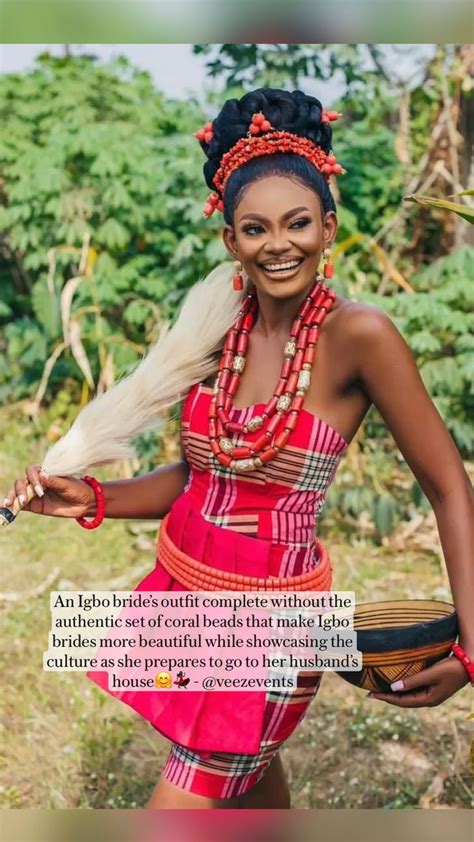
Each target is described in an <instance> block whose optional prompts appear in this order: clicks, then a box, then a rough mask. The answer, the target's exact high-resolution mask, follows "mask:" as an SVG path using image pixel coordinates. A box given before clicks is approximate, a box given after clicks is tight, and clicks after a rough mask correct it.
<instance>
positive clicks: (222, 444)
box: [209, 276, 336, 473]
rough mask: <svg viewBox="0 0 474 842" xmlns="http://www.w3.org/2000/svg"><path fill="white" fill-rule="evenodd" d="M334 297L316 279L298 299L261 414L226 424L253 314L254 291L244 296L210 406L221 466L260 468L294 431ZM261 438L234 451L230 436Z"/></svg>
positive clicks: (242, 469)
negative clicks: (278, 368) (274, 383)
mask: <svg viewBox="0 0 474 842" xmlns="http://www.w3.org/2000/svg"><path fill="white" fill-rule="evenodd" d="M335 299H336V295H335V293H334V292H333V290H331V289H328V287H326V286H325V285H324V283H323V282H322V280H321V279H320V277H319V276H318V277H317V279H316V280H315V281H314V283H313V285H312V287H311V289H310V291H309V293H308V295H307V296H306V298H305V299H304V300H303V302H302V304H301V306H300V309H299V311H298V314H297V316H296V318H295V320H294V322H293V325H292V328H291V330H290V338H289V340H288V342H287V343H286V345H285V348H284V356H285V359H284V362H283V364H282V368H281V372H280V379H279V381H278V383H277V386H276V388H275V389H274V391H273V395H272V397H271V399H270V400H269V401H268V403H267V404H266V406H265V409H264V410H263V412H262V413H261V415H256V416H254V417H253V418H252V419H250V421H248V422H247V423H246V424H240V423H237V422H235V421H231V419H230V417H229V412H230V410H231V409H232V400H233V398H234V396H235V393H236V392H237V389H238V386H239V383H240V377H241V375H242V372H243V370H244V368H245V355H246V352H247V348H248V341H249V333H250V331H251V329H252V327H253V324H254V321H255V316H256V313H257V310H258V300H257V297H256V292H255V288H253V289H252V290H251V291H250V292H248V293H247V295H246V296H245V299H244V302H243V305H242V308H241V309H240V310H239V313H238V316H237V319H236V321H235V322H234V324H233V325H232V327H231V328H230V330H229V331H228V333H227V336H226V339H225V343H224V348H223V352H222V357H221V360H220V362H219V370H218V373H217V377H216V382H215V385H214V390H213V396H212V399H211V402H210V406H209V440H210V446H211V450H212V452H213V454H214V455H215V457H216V458H217V459H218V461H219V462H220V464H221V465H224V466H225V467H226V468H230V469H231V470H234V471H237V472H239V473H243V472H247V471H253V470H255V469H256V468H261V467H262V465H264V464H265V463H266V462H269V461H270V460H271V459H273V458H274V457H275V456H276V455H277V453H278V452H279V451H280V450H282V449H283V448H284V447H285V445H286V443H287V441H288V438H289V436H290V433H291V432H292V430H294V429H295V427H296V425H297V422H298V417H299V413H300V410H301V408H302V406H303V400H304V396H305V394H306V392H307V390H308V388H309V385H310V382H311V369H312V367H313V362H314V358H315V354H316V346H317V343H318V338H319V331H320V326H321V324H322V322H323V320H324V318H325V316H326V314H327V313H328V312H329V311H330V310H331V308H332V306H333V304H334V301H335ZM259 429H262V430H263V432H262V434H261V435H260V436H259V437H258V438H257V439H256V441H254V442H252V443H251V444H249V445H238V446H235V445H234V443H233V442H232V440H231V438H229V435H228V434H229V433H244V434H245V433H253V432H255V431H256V430H259Z"/></svg>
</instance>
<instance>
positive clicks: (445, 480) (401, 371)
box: [348, 305, 474, 679]
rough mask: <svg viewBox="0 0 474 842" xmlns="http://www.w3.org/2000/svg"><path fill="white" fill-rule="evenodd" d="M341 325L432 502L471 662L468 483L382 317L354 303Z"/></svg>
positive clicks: (411, 364)
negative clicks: (346, 324)
mask: <svg viewBox="0 0 474 842" xmlns="http://www.w3.org/2000/svg"><path fill="white" fill-rule="evenodd" d="M348 329H349V330H350V333H351V337H350V338H351V339H352V341H353V342H354V348H357V349H358V351H357V353H358V367H359V376H360V379H361V381H362V383H363V387H364V389H365V390H366V392H367V395H368V396H369V397H370V399H371V401H372V402H373V403H374V404H375V406H376V407H377V409H378V410H379V411H380V414H381V415H382V417H383V418H384V420H385V421H386V423H387V425H388V427H389V428H390V431H391V433H392V434H393V437H394V439H395V441H396V443H397V445H398V447H399V449H400V451H401V453H402V454H403V456H404V458H405V460H406V462H407V464H408V465H409V467H410V468H411V470H412V471H413V474H414V475H415V477H416V478H417V480H418V482H419V484H420V486H421V488H422V489H423V491H424V493H425V494H426V496H427V498H428V500H429V501H430V503H431V505H432V507H433V510H434V513H435V516H436V522H437V525H438V530H439V537H440V541H441V545H442V548H443V553H444V558H445V562H446V567H447V571H448V576H449V581H450V585H451V590H452V594H453V600H454V604H455V607H456V612H457V615H458V621H459V642H460V644H461V646H463V648H464V649H465V650H466V652H467V654H468V655H469V657H470V658H471V660H472V661H474V612H473V610H472V609H473V605H474V493H473V488H472V484H471V482H470V480H469V477H468V475H467V473H466V470H465V468H464V465H463V461H462V459H461V457H460V455H459V452H458V450H457V448H456V446H455V444H454V442H453V440H452V438H451V435H450V433H449V431H448V429H447V427H446V426H445V424H444V422H443V419H442V418H441V416H440V414H439V412H438V410H437V408H436V406H435V404H434V403H433V401H432V399H431V397H430V395H429V394H428V392H427V391H426V388H425V386H424V383H423V380H422V379H421V376H420V373H419V371H418V368H417V366H416V363H415V359H414V356H413V354H412V352H411V350H410V348H409V346H408V345H407V343H406V342H405V340H404V339H403V337H402V336H401V334H400V333H399V331H398V330H397V328H396V326H395V325H394V323H393V322H392V321H391V319H390V318H389V316H387V315H386V314H385V313H384V312H383V311H381V310H378V309H376V308H372V307H369V306H363V305H361V306H360V307H357V308H356V309H355V310H354V312H353V317H352V319H351V325H350V327H349V328H348ZM450 660H451V659H450ZM432 669H434V667H433V668H432ZM466 679H467V676H466Z"/></svg>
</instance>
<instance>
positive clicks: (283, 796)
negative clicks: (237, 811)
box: [239, 751, 291, 810]
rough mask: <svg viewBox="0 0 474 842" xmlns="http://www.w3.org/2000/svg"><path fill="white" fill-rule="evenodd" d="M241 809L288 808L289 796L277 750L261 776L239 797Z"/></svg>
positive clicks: (289, 806)
mask: <svg viewBox="0 0 474 842" xmlns="http://www.w3.org/2000/svg"><path fill="white" fill-rule="evenodd" d="M239 806H240V808H241V809H242V810H252V809H257V810H271V809H278V810H289V809H290V808H291V796H290V789H289V786H288V781H287V780H286V776H285V771H284V769H283V764H282V762H281V757H280V752H279V751H277V752H276V754H275V755H274V756H273V759H272V760H271V762H270V763H269V765H268V766H267V768H266V770H265V772H264V774H263V776H262V777H261V778H260V780H259V781H257V783H256V784H255V785H254V786H253V787H252V788H251V789H249V791H248V792H245V793H244V794H243V795H241V796H240V797H239Z"/></svg>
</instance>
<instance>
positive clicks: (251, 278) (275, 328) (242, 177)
mask: <svg viewBox="0 0 474 842" xmlns="http://www.w3.org/2000/svg"><path fill="white" fill-rule="evenodd" d="M335 116H337V115H335V114H334V113H333V112H332V113H331V112H329V113H328V112H325V111H324V110H323V109H322V107H321V103H320V102H319V101H318V100H317V99H315V98H314V97H310V96H306V95H305V94H303V93H302V92H300V91H294V92H293V93H289V92H285V91H281V90H275V89H260V90H256V91H253V92H251V93H249V94H247V95H246V96H244V97H243V98H242V99H241V100H235V99H233V100H228V101H227V102H226V103H225V104H224V106H223V108H222V110H221V112H220V114H219V115H218V116H217V118H216V119H215V120H214V121H212V123H210V124H207V125H206V126H205V127H204V129H202V130H201V131H200V132H198V133H197V137H198V139H199V140H200V141H201V146H202V148H203V150H204V152H205V153H206V155H207V158H208V160H207V161H206V163H205V166H204V174H205V178H206V182H207V184H208V186H209V187H210V188H211V189H212V190H213V191H214V193H213V194H211V197H210V199H209V202H208V205H207V206H206V208H205V215H207V216H208V215H210V214H211V213H212V212H213V211H214V210H216V209H217V210H221V211H223V213H224V219H225V223H226V225H225V228H224V231H223V238H224V243H225V245H226V248H227V251H228V253H229V254H230V256H231V257H232V258H233V259H234V260H235V261H236V275H235V277H234V288H235V289H236V294H237V295H238V294H239V289H242V288H243V287H244V294H243V301H244V302H247V303H246V305H245V306H246V307H247V308H248V309H247V312H246V313H245V314H244V315H242V318H241V320H240V323H241V326H243V327H242V330H241V332H240V334H239V337H237V334H236V333H234V338H233V339H232V338H231V337H230V334H229V336H228V337H227V340H226V342H227V344H226V348H227V347H232V348H233V354H234V355H235V356H238V357H243V358H244V361H245V362H244V363H242V361H241V360H240V361H239V363H238V365H237V366H236V365H235V364H234V363H232V366H231V365H230V363H229V362H227V363H226V362H225V359H224V358H223V360H224V364H223V365H221V367H220V370H219V372H218V378H217V380H216V381H215V383H214V380H213V379H210V380H209V381H208V382H201V383H198V384H194V385H193V386H192V388H191V389H190V390H189V392H188V394H187V397H186V400H185V402H184V405H183V409H182V445H183V449H182V456H183V458H182V460H181V461H180V462H178V463H176V464H172V465H166V466H162V467H160V468H158V469H157V470H156V471H153V472H151V473H150V474H147V475H145V476H142V477H138V478H135V479H132V480H125V481H116V482H109V483H105V484H104V486H103V494H104V497H105V513H106V516H108V517H131V518H150V517H151V518H165V516H167V515H168V514H169V517H168V519H167V522H166V531H167V535H168V539H169V542H170V546H171V548H172V551H171V554H173V551H174V552H176V557H178V552H177V551H181V552H182V553H184V554H185V555H184V558H186V559H187V561H188V563H189V564H191V565H192V562H193V559H197V560H200V561H201V562H202V563H203V564H205V565H207V566H208V567H209V568H213V569H215V570H219V571H220V572H222V574H223V575H232V573H236V572H238V573H244V574H250V575H253V576H259V577H261V578H263V579H268V577H271V576H273V577H275V576H276V577H278V578H279V579H281V578H282V577H290V578H291V577H296V576H301V575H303V576H312V575H313V574H314V575H317V574H318V573H319V572H320V573H321V575H322V574H323V573H324V572H326V573H327V574H328V575H329V577H330V572H331V571H330V568H329V567H328V559H327V557H325V555H324V548H322V547H321V545H320V544H315V543H314V541H313V537H314V532H315V525H316V524H317V519H318V516H319V513H320V511H321V509H322V506H323V503H324V497H325V494H326V491H327V488H328V487H329V485H330V483H331V481H332V479H333V477H334V475H335V472H336V470H337V466H338V464H339V461H340V459H341V458H342V456H343V455H344V453H345V451H346V449H347V446H348V444H349V442H350V441H351V440H352V438H353V437H354V436H355V434H356V432H357V430H358V428H359V426H360V424H361V423H362V421H363V419H364V417H365V415H366V413H367V411H368V409H369V407H370V406H371V404H372V403H373V404H375V405H376V406H377V407H378V409H379V410H380V412H381V414H382V416H383V417H384V419H385V421H386V422H387V424H388V426H389V428H390V430H391V432H392V433H393V436H394V439H395V441H396V443H397V445H398V447H399V448H400V450H401V452H402V453H403V455H404V457H405V459H406V461H407V463H408V464H409V466H410V467H411V469H412V471H413V473H414V475H415V476H416V477H417V479H418V481H419V482H420V485H421V487H422V488H423V490H424V492H425V494H426V495H427V497H428V499H429V500H430V502H431V504H432V506H433V509H434V511H435V514H436V518H437V523H438V527H439V535H440V539H441V542H442V546H443V550H444V553H445V558H446V564H447V567H448V572H449V577H450V582H451V587H452V591H453V597H454V601H455V605H456V609H457V613H458V618H459V626H460V637H459V641H460V644H461V645H462V646H463V647H464V649H465V651H466V653H467V655H468V656H469V658H470V659H471V660H474V626H473V623H472V613H471V611H470V605H471V604H472V595H473V586H474V578H473V565H472V559H473V556H474V533H473V520H474V519H473V518H472V513H473V511H472V510H473V495H472V487H471V485H470V482H469V479H468V477H467V474H466V472H465V470H464V466H463V463H462V460H461V458H460V456H459V453H458V451H457V449H456V447H455V446H454V444H453V441H452V439H451V436H450V435H449V432H448V430H447V429H446V427H445V425H444V423H443V421H442V419H441V417H440V415H439V413H438V412H437V410H436V408H435V406H434V404H433V402H432V401H431V399H430V397H429V395H428V394H427V392H426V390H425V388H424V385H423V382H422V380H421V378H420V375H419V373H418V370H417V368H416V365H415V363H414V360H413V356H412V354H411V352H410V350H409V348H408V346H407V345H406V343H405V341H404V340H403V338H402V337H401V335H400V334H399V332H398V331H397V329H396V328H395V326H394V325H393V323H392V322H391V320H390V319H389V318H388V317H387V316H386V315H385V314H384V313H383V312H382V311H380V310H378V309H377V308H374V307H370V306H367V305H364V304H360V303H355V302H351V301H348V300H347V299H344V298H343V297H341V296H337V295H335V294H334V293H333V292H332V290H331V289H330V287H329V286H327V284H326V282H325V280H323V279H322V278H321V276H319V275H318V274H317V272H318V267H319V265H320V262H321V258H322V256H324V259H325V264H326V271H325V278H329V277H330V275H331V263H330V251H329V250H330V247H331V245H332V243H333V241H334V239H335V236H336V231H337V216H336V210H335V206H334V201H333V198H332V195H331V193H330V190H329V187H328V182H329V179H330V177H331V174H332V173H336V174H337V173H338V172H340V171H341V167H340V166H339V165H338V164H337V162H336V160H335V158H334V156H333V155H332V151H331V128H330V125H329V123H330V121H331V119H334V118H335ZM327 267H329V268H327ZM252 293H254V295H253V298H252V297H250V298H249V295H250V296H251V295H252ZM243 306H244V305H243ZM313 307H314V310H313ZM252 308H253V309H252ZM304 308H306V310H305V309H304ZM308 311H311V313H312V314H313V316H314V313H316V314H317V315H316V316H314V320H312V321H310V323H309V324H307V323H306V322H305V317H303V316H302V313H306V314H307V313H308ZM313 316H312V319H313ZM302 325H303V326H304V330H303V328H302ZM295 326H296V327H295ZM300 328H301V330H302V333H301V336H302V335H303V333H304V336H305V342H306V343H307V344H306V349H307V350H301V352H300V351H298V350H297V346H298V342H299V341H300V333H299V330H300ZM311 330H312V333H311ZM290 331H291V333H292V335H294V336H296V339H297V342H295V343H294V344H293V345H294V346H293V347H292V348H290V349H289V348H288V341H289V336H290ZM308 336H309V337H310V338H309V339H308ZM232 343H233V344H232ZM236 343H237V344H236ZM303 345H304V342H303ZM316 347H317V355H316V354H315V351H316ZM225 350H226V349H225V348H224V355H225ZM231 356H232V354H231ZM305 360H306V363H305V362H304V361H305ZM287 361H289V362H287ZM296 361H297V363H296ZM244 365H245V372H244ZM292 366H293V367H292ZM295 366H296V368H295ZM298 366H299V367H298ZM290 371H291V372H292V374H289V372H290ZM295 372H296V373H295ZM305 372H306V373H305ZM285 375H286V377H285ZM279 376H280V380H279ZM291 378H293V379H292V380H291ZM290 381H291V387H290ZM276 383H277V384H278V386H277V387H276V388H275V384H276ZM285 386H287V387H288V388H285ZM213 387H214V388H213ZM285 395H289V397H288V402H287V404H285V400H286V398H285V397H284V396H285ZM282 396H283V404H282V403H281V400H282ZM303 400H304V407H303ZM277 402H278V411H276V409H275V404H277ZM288 405H290V414H291V416H292V419H293V420H291V421H288V415H286V411H287V410H288ZM267 416H268V417H267ZM276 416H278V418H279V419H280V421H281V419H282V418H283V421H284V422H285V418H286V419H287V420H286V422H285V423H286V424H287V426H286V427H285V428H284V431H283V433H282V432H281V431H280V430H277V425H276V423H275V419H276ZM227 423H230V427H228V426H227ZM269 424H270V425H273V426H270V429H268V426H269ZM232 425H233V426H232ZM247 425H250V426H247ZM263 431H265V433H264V432H263ZM276 432H278V435H276ZM234 434H237V437H236V438H233V435H234ZM262 437H263V438H262ZM259 439H260V448H257V446H256V447H255V448H252V444H255V443H256V442H257V441H258V440H259ZM262 441H263V444H262ZM275 442H276V444H275ZM433 454H436V457H437V458H436V459H434V458H433ZM27 481H29V482H30V483H32V484H33V485H35V486H36V487H37V492H38V493H39V494H41V493H42V496H41V499H40V500H38V499H34V500H33V501H32V502H31V503H29V504H28V505H27V506H26V507H25V508H28V509H29V510H30V511H34V512H41V513H43V514H49V515H56V516H62V517H83V516H85V515H88V516H90V515H92V516H94V515H95V514H96V496H95V493H94V491H93V489H92V488H91V487H90V486H89V485H87V484H84V483H83V482H81V481H80V480H73V479H68V478H63V477H55V476H51V477H47V476H44V475H43V474H42V473H40V472H39V470H38V466H31V467H30V468H28V469H27V471H26V479H18V480H17V481H16V483H15V486H14V489H12V490H11V491H10V492H9V494H8V496H7V498H6V503H7V504H8V503H11V502H12V501H13V498H14V496H15V495H16V496H19V495H23V497H24V495H25V488H26V482H27ZM164 526H165V523H164V524H163V526H162V531H163V532H164ZM168 539H167V540H168ZM162 546H163V547H164V544H163V545H162ZM316 549H317V552H316V551H315V550H316ZM325 565H326V566H325ZM176 570H177V568H173V567H170V565H169V564H168V562H165V554H164V550H163V554H162V555H160V548H159V550H158V559H157V564H156V568H155V570H153V571H152V572H151V573H150V574H149V576H147V577H146V578H145V579H144V580H143V582H141V583H140V584H139V585H138V588H137V590H141V589H143V590H148V591H149V590H167V589H174V590H183V589H186V587H187V584H186V582H188V580H187V579H186V576H185V574H182V577H181V578H180V575H179V574H178V573H177V572H176ZM324 581H325V582H327V581H332V580H331V578H330V579H329V580H327V579H325V580H324ZM188 585H189V582H188ZM320 589H323V588H322V587H321V588H320ZM89 677H90V678H92V679H93V680H94V681H96V682H97V683H98V684H99V685H100V686H102V687H103V688H104V689H106V690H107V692H111V691H108V687H107V681H106V676H105V674H104V673H89ZM321 677H322V673H304V674H300V676H299V681H298V687H297V688H296V689H294V690H292V691H291V692H286V693H283V692H277V691H273V690H272V692H268V693H267V694H264V693H260V692H249V693H246V694H245V693H241V692H239V693H238V694H237V696H236V694H235V693H234V694H232V693H212V692H208V693H195V694H193V696H191V694H189V695H187V696H186V698H185V700H184V693H183V695H182V694H177V693H166V692H163V691H161V690H159V691H153V692H150V693H148V692H141V693H133V692H129V693H128V692H124V693H115V692H112V693H111V694H112V695H116V696H117V697H118V698H120V699H122V700H123V701H125V702H126V703H127V704H130V705H131V706H132V707H134V709H135V710H137V711H139V712H140V713H141V714H142V715H143V716H145V717H146V718H147V719H148V720H149V721H150V722H151V723H152V724H153V725H154V727H155V728H157V730H159V731H161V733H163V734H165V735H166V736H168V737H169V738H170V739H172V740H173V742H174V745H173V747H172V749H171V751H170V755H169V757H168V760H167V762H166V764H165V767H164V769H163V773H162V776H161V777H160V779H159V781H158V783H157V786H156V788H155V790H154V792H153V795H152V797H151V800H150V802H149V805H148V806H149V807H150V808H155V809H159V808H165V807H170V808H186V807H190V808H196V807H198V808H209V807H211V808H226V807H241V808H247V807H259V808H288V807H289V806H290V795H289V790H288V785H287V782H286V779H285V775H284V771H283V768H282V764H281V760H280V757H279V753H278V749H279V747H280V746H281V745H282V743H283V742H284V741H285V740H286V739H287V738H288V736H290V734H291V733H293V731H294V729H295V728H296V726H297V724H298V723H299V722H300V721H301V719H302V718H303V716H304V715H305V713H306V711H307V708H308V706H309V704H310V702H311V701H312V699H313V698H314V696H315V695H316V693H317V692H318V689H319V686H320V681H321ZM467 681H468V674H467V672H466V670H465V668H464V666H463V664H462V663H461V662H460V661H459V660H458V658H455V657H450V658H446V659H444V660H443V661H441V662H439V663H437V664H436V665H434V666H432V667H430V668H429V669H426V670H424V671H423V672H421V673H419V674H418V675H417V676H413V677H411V678H409V679H407V680H406V682H405V684H404V686H403V688H400V687H399V686H395V687H394V692H392V693H390V694H380V693H376V694H372V695H373V696H375V697H376V698H379V699H383V700H385V701H387V702H388V703H390V704H395V705H398V706H400V707H419V706H423V705H437V704H439V703H441V702H442V701H444V700H445V699H447V698H449V697H450V696H451V695H453V693H455V692H457V690H459V689H460V688H461V687H463V686H464V685H465V684H466V683H467ZM400 690H402V692H400ZM167 697H168V698H167ZM170 697H172V698H170Z"/></svg>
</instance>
